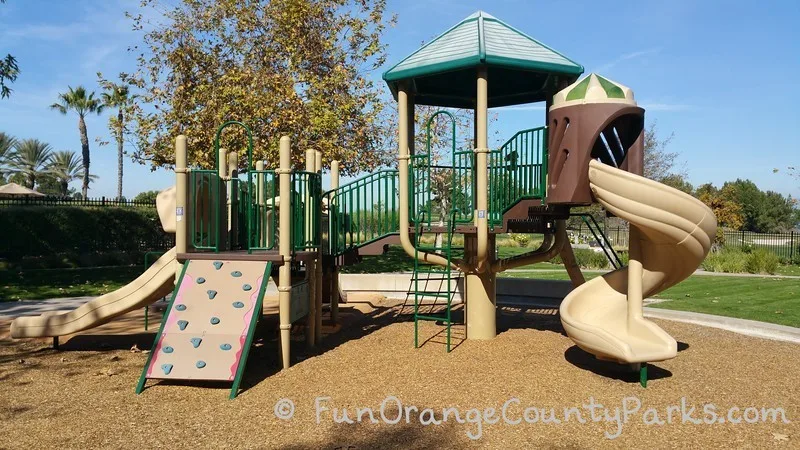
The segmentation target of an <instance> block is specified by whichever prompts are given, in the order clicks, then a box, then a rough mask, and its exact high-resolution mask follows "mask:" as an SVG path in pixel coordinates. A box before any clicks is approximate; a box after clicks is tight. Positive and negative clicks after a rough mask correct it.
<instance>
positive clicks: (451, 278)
mask: <svg viewBox="0 0 800 450" xmlns="http://www.w3.org/2000/svg"><path fill="white" fill-rule="evenodd" d="M456 213H457V209H455V208H453V210H451V212H450V216H451V220H450V223H449V226H448V227H447V235H446V236H445V237H444V239H442V245H441V246H437V245H436V244H435V243H434V245H432V246H424V245H422V240H421V237H422V227H421V225H422V223H423V222H424V221H425V217H424V216H425V214H426V211H424V210H423V211H421V212H420V214H419V215H418V218H417V220H416V221H415V222H416V223H415V230H416V233H415V240H416V243H415V245H414V274H413V277H412V283H413V285H414V289H413V295H414V348H419V322H420V321H434V322H441V323H442V324H444V326H445V330H446V331H445V333H446V336H447V338H446V344H447V352H448V353H450V350H451V349H452V345H451V343H452V342H451V340H452V332H451V328H452V325H453V323H454V321H453V316H452V306H453V296H454V294H455V291H456V287H457V285H458V279H459V278H460V277H461V272H459V271H458V270H455V271H454V270H453V268H452V267H451V262H452V260H453V251H454V250H463V248H462V247H453V234H454V233H453V230H454V228H455V219H454V217H455V215H456ZM420 251H422V252H430V253H436V254H438V255H440V256H442V257H444V258H445V259H446V260H447V265H446V266H440V265H436V264H427V263H424V262H421V261H420V259H419V252H420ZM454 272H455V273H454ZM423 276H424V278H423ZM431 281H434V284H435V282H438V286H437V289H431V288H430V282H431ZM420 282H424V286H422V287H420ZM430 299H433V303H432V304H430V305H427V304H424V303H423V302H424V301H426V300H430ZM439 299H441V300H443V303H442V306H443V307H444V311H443V312H436V306H437V305H438V300H439ZM424 306H430V308H427V309H428V312H427V313H422V312H421V311H420V309H421V308H422V307H424Z"/></svg>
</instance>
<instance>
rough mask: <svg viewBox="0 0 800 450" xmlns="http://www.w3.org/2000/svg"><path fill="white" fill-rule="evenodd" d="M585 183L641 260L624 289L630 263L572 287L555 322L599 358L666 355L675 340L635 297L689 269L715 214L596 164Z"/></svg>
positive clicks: (702, 251)
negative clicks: (624, 229)
mask: <svg viewBox="0 0 800 450" xmlns="http://www.w3.org/2000/svg"><path fill="white" fill-rule="evenodd" d="M589 182H590V187H591V190H592V194H593V195H594V197H595V198H596V199H597V201H598V202H599V203H600V204H602V205H603V206H604V207H605V208H606V209H607V210H608V211H610V212H612V213H613V214H615V215H616V216H618V217H620V218H622V219H625V220H627V221H629V222H630V223H631V231H630V232H631V236H630V242H631V243H630V251H631V259H632V260H634V261H639V262H641V263H642V277H641V281H642V282H641V287H640V289H637V286H635V285H634V286H632V289H631V290H630V291H629V289H628V277H629V272H628V271H629V267H633V266H634V265H635V262H634V263H631V266H629V267H625V268H622V269H619V270H615V271H613V272H610V273H608V274H605V275H603V276H602V277H597V278H595V279H593V280H591V281H589V282H587V283H584V284H583V285H581V286H578V287H577V288H575V290H573V291H572V292H571V293H570V294H569V295H568V296H567V297H566V298H565V299H564V301H563V302H562V303H561V308H560V312H561V323H562V324H563V325H564V329H565V330H566V332H567V334H568V335H569V337H570V338H572V340H573V341H575V343H576V344H577V345H578V347H580V348H582V349H584V350H586V351H587V352H589V353H592V354H594V355H596V356H597V357H599V358H601V359H610V360H615V361H619V362H622V363H642V362H653V361H663V360H665V359H670V358H674V357H675V355H676V354H677V351H678V346H677V343H676V341H675V339H673V338H672V336H670V335H669V334H667V333H666V332H665V331H664V330H662V329H661V328H660V327H658V325H656V324H655V323H653V322H650V321H649V320H646V319H645V318H644V317H643V316H642V298H647V297H649V296H652V295H654V294H656V293H658V292H661V291H663V290H664V289H667V288H669V287H670V286H673V285H675V284H677V283H679V282H680V281H682V280H684V279H686V278H687V277H689V275H691V274H692V273H693V272H694V271H695V269H697V267H698V266H699V265H700V263H701V262H702V261H703V259H704V258H705V257H706V255H707V254H708V251H709V249H710V248H711V243H712V242H713V240H714V236H715V234H716V228H717V220H716V217H714V213H713V212H712V211H711V209H709V208H708V207H707V206H706V205H705V204H703V203H702V202H701V201H699V200H697V199H695V198H694V197H692V196H690V195H688V194H686V193H683V192H681V191H679V190H677V189H673V188H671V187H668V186H665V185H663V184H660V183H657V182H655V181H652V180H649V179H646V178H643V177H640V176H638V175H634V174H632V173H629V172H625V171H622V170H619V169H617V168H614V167H611V166H607V165H605V164H602V163H599V162H597V161H591V162H590V163H589ZM634 280H635V279H634Z"/></svg>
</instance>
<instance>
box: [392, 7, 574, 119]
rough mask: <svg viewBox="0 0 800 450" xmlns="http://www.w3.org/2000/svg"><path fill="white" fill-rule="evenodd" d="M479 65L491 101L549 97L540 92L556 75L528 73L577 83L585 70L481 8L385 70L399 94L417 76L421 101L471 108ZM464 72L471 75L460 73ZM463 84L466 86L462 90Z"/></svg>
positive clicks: (502, 102)
mask: <svg viewBox="0 0 800 450" xmlns="http://www.w3.org/2000/svg"><path fill="white" fill-rule="evenodd" d="M478 66H487V67H489V72H490V73H489V83H490V85H489V91H490V92H489V97H490V100H489V105H490V106H504V105H509V104H518V103H528V102H532V101H541V100H544V97H543V96H542V95H541V94H542V92H539V91H542V90H543V88H544V87H545V86H544V85H545V84H547V83H553V82H554V80H553V79H551V78H549V77H547V76H545V77H541V76H539V77H536V76H531V77H529V78H528V79H525V76H526V74H528V75H530V74H531V73H537V74H545V75H554V76H559V77H561V78H562V80H566V81H568V82H572V81H574V80H575V79H576V78H577V77H578V76H579V75H580V74H581V73H583V66H581V65H580V64H578V63H576V62H574V61H572V60H571V59H569V58H567V57H566V56H564V55H562V54H561V53H559V52H557V51H555V50H553V49H552V48H550V47H548V46H546V45H544V44H542V43H541V42H539V41H537V40H536V39H534V38H532V37H530V36H528V35H526V34H525V33H523V32H521V31H519V30H517V29H516V28H513V27H512V26H510V25H508V24H506V23H505V22H503V21H501V20H499V19H497V18H495V17H493V16H491V15H489V14H487V13H485V12H483V11H478V12H476V13H474V14H472V15H471V16H469V17H467V18H466V19H464V20H462V21H461V22H459V23H457V24H456V25H455V26H453V27H452V28H450V29H449V30H447V31H445V32H444V33H443V34H441V35H439V36H438V37H436V38H435V39H434V40H432V41H431V42H429V43H427V44H426V45H424V46H423V47H422V48H420V49H419V50H417V51H415V52H414V53H412V54H411V55H409V56H408V57H406V58H405V59H403V60H402V61H400V62H399V63H397V64H396V65H394V66H393V67H392V68H390V69H389V70H387V71H386V72H384V74H383V79H384V80H385V81H386V82H387V84H389V88H390V89H391V90H392V92H393V93H395V94H396V92H397V85H398V83H399V82H400V81H401V80H412V81H413V82H414V84H415V85H416V88H417V89H416V94H417V96H418V98H417V102H418V103H420V100H422V104H433V105H438V106H456V107H469V106H471V102H474V96H475V94H474V92H472V91H474V86H475V83H474V78H475V77H474V71H472V70H471V69H473V68H475V67H478ZM464 71H468V72H469V73H470V74H471V75H470V76H466V75H465V74H463V73H460V72H464ZM492 72H494V73H492ZM493 75H495V76H496V77H497V78H496V80H495V77H493ZM425 78H433V79H435V80H434V81H432V80H424V79H425ZM421 80H422V84H423V85H425V84H426V83H428V84H430V83H431V82H433V85H431V86H427V87H428V88H431V89H434V90H432V91H430V92H426V91H425V89H419V88H420V86H419V84H420V82H421ZM493 81H497V83H493ZM537 83H538V86H535V85H536V84H537ZM493 84H494V85H495V87H498V88H500V89H499V90H498V89H495V91H496V92H495V94H497V95H494V96H493V92H492V91H493V86H492V85H493ZM503 85H504V86H505V87H504V88H503V87H501V86H503ZM458 86H462V87H463V88H464V89H457V87H458ZM422 87H425V86H422ZM534 87H535V89H533V88H534ZM437 88H441V92H436V91H435V89H437ZM448 91H453V92H448ZM462 91H463V92H462ZM420 94H421V95H420ZM420 97H421V98H420ZM471 99H473V100H471Z"/></svg>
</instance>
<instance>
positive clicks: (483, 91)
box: [401, 67, 497, 340]
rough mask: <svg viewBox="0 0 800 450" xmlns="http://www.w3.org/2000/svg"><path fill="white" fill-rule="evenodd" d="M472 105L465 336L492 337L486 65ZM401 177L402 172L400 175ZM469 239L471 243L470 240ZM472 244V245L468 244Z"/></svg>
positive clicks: (493, 278) (493, 282) (493, 290)
mask: <svg viewBox="0 0 800 450" xmlns="http://www.w3.org/2000/svg"><path fill="white" fill-rule="evenodd" d="M477 78H478V79H477V95H476V100H477V101H476V104H475V137H476V142H475V180H476V191H477V192H476V193H475V195H476V202H475V203H476V206H477V208H476V209H477V214H475V226H476V228H477V233H476V236H475V237H474V238H472V237H471V236H467V237H465V243H464V244H465V246H469V247H472V246H473V245H474V253H472V252H469V250H468V252H467V254H468V255H469V254H474V255H475V258H474V261H471V262H472V263H473V265H472V267H470V268H469V270H467V271H466V273H465V274H464V287H465V290H466V294H467V296H466V323H467V339H481V340H482V339H492V338H494V337H495V336H496V335H497V320H496V309H495V293H496V281H497V279H496V276H495V274H494V272H492V271H491V270H490V268H491V264H492V261H493V260H494V239H489V223H488V216H489V211H488V206H489V197H488V192H489V181H488V161H487V157H488V152H489V148H488V147H489V142H488V129H487V127H488V105H489V96H488V81H487V70H486V67H479V68H478V77H477ZM401 176H402V175H401ZM470 241H472V242H470ZM470 244H472V245H470Z"/></svg>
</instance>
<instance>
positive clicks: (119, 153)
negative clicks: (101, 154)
mask: <svg viewBox="0 0 800 450" xmlns="http://www.w3.org/2000/svg"><path fill="white" fill-rule="evenodd" d="M122 119H123V116H122V109H120V110H119V112H118V113H117V120H118V121H119V130H117V132H118V133H119V134H118V135H117V200H122V147H123V144H124V141H123V139H122V137H123V136H122V132H123V131H124V130H125V127H124V126H123V125H122Z"/></svg>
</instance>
